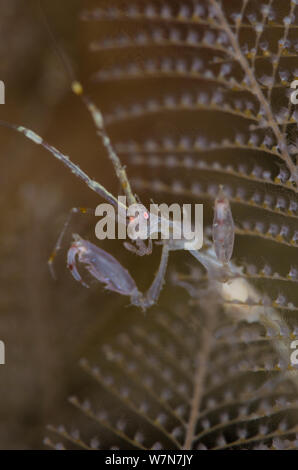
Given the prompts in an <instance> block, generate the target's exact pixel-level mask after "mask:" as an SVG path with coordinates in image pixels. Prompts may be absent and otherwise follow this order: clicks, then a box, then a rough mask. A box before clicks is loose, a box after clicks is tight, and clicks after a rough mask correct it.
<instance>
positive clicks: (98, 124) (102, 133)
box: [39, 0, 137, 205]
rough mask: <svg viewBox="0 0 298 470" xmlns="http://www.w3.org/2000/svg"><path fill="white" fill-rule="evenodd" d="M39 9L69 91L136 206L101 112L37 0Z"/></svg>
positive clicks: (126, 193) (129, 199) (131, 201)
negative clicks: (86, 115) (88, 118)
mask: <svg viewBox="0 0 298 470" xmlns="http://www.w3.org/2000/svg"><path fill="white" fill-rule="evenodd" d="M39 7H40V10H41V14H42V18H43V21H44V23H45V25H46V28H47V31H48V33H49V36H50V38H51V40H52V42H53V45H54V49H55V52H56V54H57V56H58V58H59V59H60V61H61V62H62V64H63V66H64V68H65V71H66V73H67V75H68V77H69V78H70V80H71V89H72V91H73V93H74V94H75V95H77V96H79V97H80V98H81V100H82V101H83V103H84V105H85V106H86V108H87V109H88V111H89V113H90V115H91V117H92V120H93V123H94V125H95V128H96V132H97V135H98V136H99V137H100V139H101V142H102V144H103V146H104V148H105V149H106V151H107V153H108V157H109V159H110V160H111V162H112V164H113V167H114V170H115V173H116V176H117V178H118V179H119V181H120V184H121V187H122V189H123V191H124V194H125V195H126V198H127V203H128V205H132V204H136V203H137V200H136V197H135V195H134V193H133V191H132V189H131V186H130V182H129V179H128V177H127V174H126V169H125V166H123V165H122V163H121V160H120V158H119V156H118V155H117V153H116V152H115V150H114V148H113V146H112V143H111V140H110V137H109V136H108V133H107V131H106V129H105V125H104V119H103V115H102V112H101V110H100V109H99V108H98V107H97V106H96V104H95V103H94V102H93V101H92V100H91V98H90V97H89V96H87V95H85V92H84V89H83V86H82V84H81V82H80V81H79V80H77V78H76V77H75V74H74V71H73V67H72V66H71V64H70V62H69V59H68V57H67V56H66V54H65V53H64V51H63V49H62V48H61V47H60V45H58V43H57V40H56V37H55V35H54V34H53V31H52V29H51V27H50V25H49V22H48V19H47V16H46V14H45V11H44V9H43V6H42V3H41V0H39Z"/></svg>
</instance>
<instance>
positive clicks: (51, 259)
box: [48, 207, 94, 279]
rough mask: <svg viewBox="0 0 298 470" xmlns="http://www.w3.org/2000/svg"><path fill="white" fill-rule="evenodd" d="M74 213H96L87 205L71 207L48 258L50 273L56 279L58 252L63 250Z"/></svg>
mask: <svg viewBox="0 0 298 470" xmlns="http://www.w3.org/2000/svg"><path fill="white" fill-rule="evenodd" d="M74 214H84V215H85V214H87V215H94V210H93V209H89V208H87V207H73V208H72V209H70V211H69V213H68V216H67V218H66V220H65V222H64V224H63V227H62V230H61V232H60V234H59V236H58V239H57V241H56V243H55V246H54V249H53V251H52V253H51V255H50V257H49V259H48V265H49V270H50V273H51V275H52V277H53V278H54V279H56V274H55V270H54V260H55V258H56V256H57V254H58V252H59V251H60V250H61V247H62V242H63V239H64V236H65V233H66V231H67V229H68V227H69V226H70V223H71V220H72V217H73V215H74Z"/></svg>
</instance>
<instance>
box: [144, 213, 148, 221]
mask: <svg viewBox="0 0 298 470" xmlns="http://www.w3.org/2000/svg"><path fill="white" fill-rule="evenodd" d="M144 219H146V220H147V219H149V214H148V212H144Z"/></svg>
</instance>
